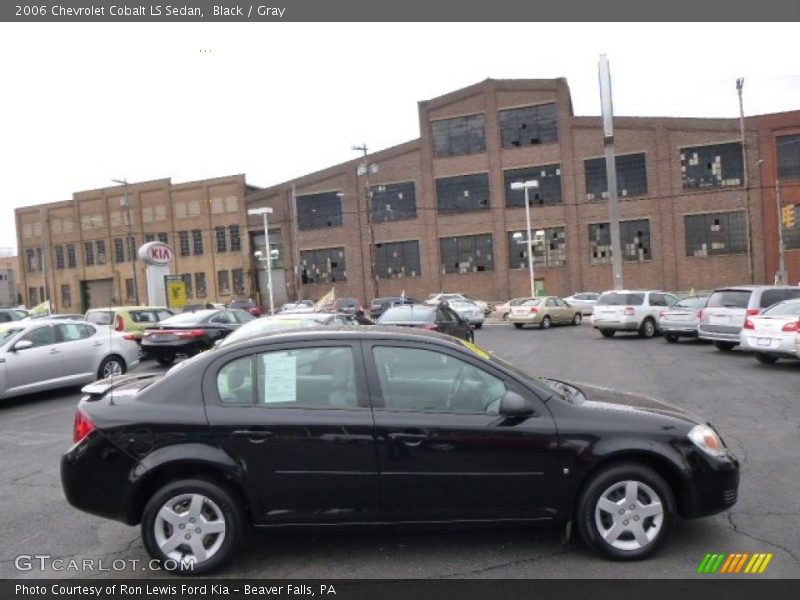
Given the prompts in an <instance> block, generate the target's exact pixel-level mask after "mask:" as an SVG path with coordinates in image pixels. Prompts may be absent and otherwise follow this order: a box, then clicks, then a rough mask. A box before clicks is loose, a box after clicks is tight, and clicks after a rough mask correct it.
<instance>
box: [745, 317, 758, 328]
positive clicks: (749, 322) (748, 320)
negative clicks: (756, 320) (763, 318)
mask: <svg viewBox="0 0 800 600" xmlns="http://www.w3.org/2000/svg"><path fill="white" fill-rule="evenodd" d="M743 328H744V329H755V328H756V326H755V325H753V322H752V321H751V320H750V319H745V320H744V327H743Z"/></svg>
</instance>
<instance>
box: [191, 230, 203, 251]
mask: <svg viewBox="0 0 800 600" xmlns="http://www.w3.org/2000/svg"><path fill="white" fill-rule="evenodd" d="M202 253H203V232H202V230H200V229H192V254H195V255H198V254H202Z"/></svg>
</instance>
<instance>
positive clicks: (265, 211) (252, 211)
mask: <svg viewBox="0 0 800 600" xmlns="http://www.w3.org/2000/svg"><path fill="white" fill-rule="evenodd" d="M247 214H248V215H263V216H264V246H265V255H264V256H263V257H261V259H260V260H266V261H267V264H266V266H265V270H266V272H267V293H268V295H269V314H270V315H274V314H275V304H274V301H273V298H272V253H271V252H270V249H269V220H268V217H267V215H269V214H272V208H270V207H269V206H264V207H262V208H251V209H250V210H248V211H247Z"/></svg>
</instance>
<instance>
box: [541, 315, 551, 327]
mask: <svg viewBox="0 0 800 600" xmlns="http://www.w3.org/2000/svg"><path fill="white" fill-rule="evenodd" d="M551 323H552V321H551V320H550V317H548V316H547V315H545V316H543V317H542V322H541V323H539V329H550V325H551Z"/></svg>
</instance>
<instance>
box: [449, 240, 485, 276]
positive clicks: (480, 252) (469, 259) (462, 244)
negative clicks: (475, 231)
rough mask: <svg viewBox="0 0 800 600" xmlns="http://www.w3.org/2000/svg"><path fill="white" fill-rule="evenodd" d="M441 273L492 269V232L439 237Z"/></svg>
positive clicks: (474, 271)
mask: <svg viewBox="0 0 800 600" xmlns="http://www.w3.org/2000/svg"><path fill="white" fill-rule="evenodd" d="M439 246H440V250H441V256H442V273H476V272H480V271H493V270H494V249H493V244H492V234H490V233H486V234H480V235H464V236H460V237H449V238H440V239H439Z"/></svg>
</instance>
